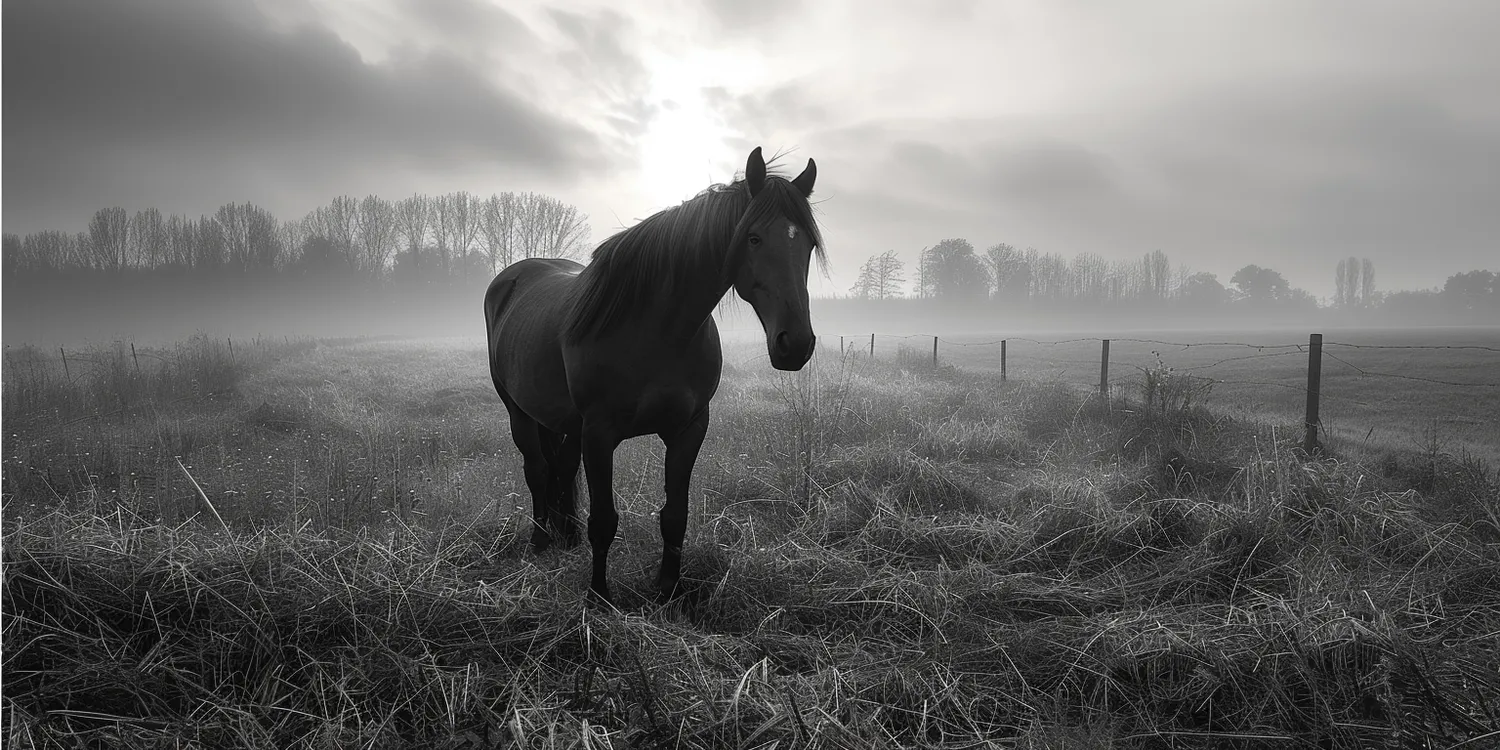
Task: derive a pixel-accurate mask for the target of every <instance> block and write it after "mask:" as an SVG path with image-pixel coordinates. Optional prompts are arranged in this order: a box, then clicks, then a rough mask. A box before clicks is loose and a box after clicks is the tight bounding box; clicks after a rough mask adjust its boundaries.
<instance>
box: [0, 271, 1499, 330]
mask: <svg viewBox="0 0 1500 750" xmlns="http://www.w3.org/2000/svg"><path fill="white" fill-rule="evenodd" d="M3 281H4V284H3V287H4V288H3V316H0V321H3V329H4V342H5V345H6V346H7V347H11V346H22V345H35V346H41V347H44V348H55V347H59V346H65V347H81V346H89V345H95V344H105V343H111V342H115V341H126V342H134V343H136V344H138V345H141V346H164V345H167V344H171V343H173V342H176V341H181V340H183V339H186V338H188V337H189V336H193V335H195V334H204V335H209V336H213V337H222V338H232V339H235V340H246V341H248V340H252V339H254V338H256V337H293V338H295V337H313V338H328V337H336V338H343V337H377V336H378V337H400V338H445V339H446V338H463V339H473V340H474V341H475V342H478V341H480V340H482V338H483V336H484V320H483V312H482V309H481V301H482V299H483V296H484V289H485V286H486V284H487V283H488V279H487V278H474V279H466V280H460V281H452V282H443V283H427V284H400V283H392V282H389V281H386V282H380V283H375V282H370V281H361V280H355V279H341V280H326V279H308V278H284V277H276V276H272V277H265V278H254V279H245V278H233V277H229V278H217V279H191V280H189V279H183V278H173V277H171V276H170V275H166V274H156V275H153V274H149V273H135V274H114V275H112V274H88V275H79V274H50V275H39V274H18V273H9V274H6V275H5V277H4V279H3ZM1405 296H1407V297H1413V298H1415V299H1419V300H1426V301H1427V302H1428V304H1427V306H1426V307H1420V308H1418V307H1410V306H1408V307H1406V308H1401V307H1391V308H1390V309H1383V307H1382V306H1376V307H1371V308H1369V309H1366V310H1359V311H1354V310H1340V309H1330V308H1319V307H1312V308H1310V309H1309V308H1297V307H1292V308H1286V309H1283V308H1277V307H1274V306H1256V305H1253V304H1250V303H1247V302H1244V301H1239V302H1226V303H1225V304H1223V305H1219V306H1216V307H1213V308H1193V307H1191V306H1187V305H1184V304H1182V303H1180V301H1172V300H1168V301H1163V302H1161V303H1160V304H1156V305H1145V304H1138V305H1135V306H1095V305H1086V304H1082V303H1072V304H1065V303H1049V304H1041V303H1036V304H1026V303H1025V302H1024V301H1021V300H1014V299H1011V300H1007V299H1003V298H992V299H985V300H980V301H975V302H970V303H965V304H955V303H951V302H946V301H944V300H934V299H889V300H859V299H847V298H844V299H828V298H813V299H812V300H811V309H812V319H813V324H814V328H815V331H816V332H817V334H818V335H819V337H820V338H821V339H822V340H823V341H824V342H825V343H830V342H831V341H832V340H833V339H834V338H836V337H839V336H845V337H861V336H868V335H869V334H871V333H875V334H884V335H909V334H928V335H952V334H962V333H975V334H978V333H996V334H1002V335H1026V334H1048V335H1051V334H1076V335H1086V336H1111V335H1122V334H1126V333H1130V332H1140V331H1180V332H1204V333H1208V332H1213V331H1226V330H1239V331H1248V330H1273V329H1285V330H1298V331H1308V330H1317V329H1319V328H1341V327H1342V328H1350V327H1371V328H1402V327H1414V326H1439V325H1449V326H1451V325H1469V326H1483V325H1495V324H1496V323H1497V321H1500V314H1497V312H1496V311H1495V310H1494V308H1493V307H1491V308H1476V309H1472V310H1464V309H1450V308H1445V307H1443V306H1442V305H1441V303H1443V302H1444V295H1443V294H1441V293H1439V292H1426V293H1422V294H1415V295H1414V294H1413V293H1406V295H1405ZM1386 299H1387V300H1388V301H1387V303H1386V304H1387V305H1390V304H1391V302H1390V301H1389V300H1393V299H1394V300H1398V301H1399V299H1401V295H1390V296H1388V297H1387V298H1386ZM1489 299H1490V300H1491V301H1493V299H1494V295H1490V296H1489ZM714 315H715V317H716V319H717V321H718V324H719V329H720V332H721V334H722V336H723V337H724V338H725V339H726V340H754V339H758V338H759V337H761V336H762V332H761V329H760V326H759V322H758V320H757V319H756V316H755V312H754V310H753V309H752V308H751V307H750V306H749V305H748V304H747V303H745V302H743V301H742V300H740V299H739V298H738V297H736V296H735V294H734V292H733V291H731V292H730V293H729V294H728V295H726V299H725V303H724V304H723V305H721V307H720V308H719V309H718V310H717V311H716V312H715V313H714Z"/></svg>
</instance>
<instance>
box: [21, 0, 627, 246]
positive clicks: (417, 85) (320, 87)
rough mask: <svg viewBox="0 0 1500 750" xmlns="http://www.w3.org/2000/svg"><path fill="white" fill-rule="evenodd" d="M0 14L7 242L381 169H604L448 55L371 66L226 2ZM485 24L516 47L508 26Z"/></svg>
mask: <svg viewBox="0 0 1500 750" xmlns="http://www.w3.org/2000/svg"><path fill="white" fill-rule="evenodd" d="M424 7H426V6H424ZM438 7H441V8H443V11H442V12H436V13H431V14H428V15H427V17H429V18H430V19H432V23H434V24H436V25H438V26H442V27H447V26H461V25H464V24H469V23H475V22H477V21H476V18H475V17H472V16H465V15H463V14H464V13H466V12H468V10H465V9H470V6H469V5H468V4H466V3H463V2H460V1H459V0H444V2H443V3H442V4H441V6H438ZM4 12H5V18H4V21H5V24H4V29H5V30H4V35H5V39H4V57H5V59H4V65H5V67H4V71H5V81H4V95H5V118H4V138H5V143H6V146H7V147H8V148H7V153H6V156H7V158H6V159H5V162H4V181H5V192H6V201H5V222H6V226H7V229H8V230H10V229H11V228H12V227H13V226H14V227H15V229H16V230H19V231H30V230H32V229H39V228H43V227H45V226H78V225H79V224H81V222H82V221H84V220H86V218H87V212H88V211H92V210H93V208H98V207H103V206H108V205H127V206H137V207H144V206H146V205H158V206H161V207H162V208H164V209H166V210H171V209H172V207H173V206H176V205H181V204H182V202H183V199H184V198H185V197H187V196H195V195H196V196H198V198H199V199H200V200H203V201H206V202H205V203H204V204H202V205H195V206H194V207H193V209H192V210H198V211H207V210H212V208H213V207H214V205H217V203H216V202H218V203H222V202H227V201H230V200H247V199H248V200H252V201H256V202H260V203H262V204H263V205H267V206H268V207H270V208H272V210H273V211H278V209H279V208H281V207H280V206H278V205H277V204H278V203H280V204H292V203H297V202H298V201H295V200H285V198H289V197H291V196H301V197H303V200H304V201H305V199H306V197H308V196H316V197H313V198H312V201H313V203H312V204H316V203H319V202H322V201H324V200H327V199H328V198H330V197H332V196H333V195H336V194H339V193H342V192H363V191H365V190H367V189H368V186H369V183H370V181H371V179H372V176H373V175H376V174H377V173H380V172H385V173H387V174H400V173H405V172H411V171H433V172H436V171H443V170H470V171H474V170H487V171H490V172H493V173H497V174H505V175H507V176H509V177H514V176H516V175H526V176H531V177H533V178H535V179H545V180H550V181H552V183H553V184H558V183H566V182H568V181H570V180H572V179H575V178H577V177H578V175H579V173H580V170H581V169H582V168H583V167H585V166H587V165H590V164H594V163H597V162H598V161H599V160H600V159H601V158H603V157H602V156H601V146H600V144H599V142H598V139H597V137H596V136H594V135H593V134H592V133H590V132H589V131H588V130H585V129H584V128H582V127H580V126H578V125H576V124H574V123H572V122H570V121H568V120H566V119H563V118H561V117H559V116H557V115H555V114H553V113H550V112H547V111H545V110H544V109H542V108H541V107H539V106H538V105H537V104H536V103H534V102H533V101H531V100H528V99H527V98H525V97H523V96H522V95H520V94H518V93H516V92H515V91H513V90H511V89H509V88H507V87H506V86H505V85H504V83H503V81H504V80H505V73H506V71H504V70H500V71H496V70H487V71H481V69H479V68H477V67H475V66H473V65H471V64H469V63H468V62H467V61H466V60H464V59H463V58H461V57H459V56H455V55H447V54H443V53H441V52H437V51H431V50H427V51H422V50H414V49H405V50H397V51H395V52H393V54H392V55H391V56H390V58H389V59H387V60H384V61H381V62H379V63H370V62H366V61H365V60H364V59H363V58H362V57H361V55H360V53H359V52H358V51H357V50H356V49H355V48H354V47H352V46H351V45H349V44H347V43H345V42H344V41H342V40H341V39H340V38H339V37H337V36H335V35H334V34H333V33H331V32H329V31H327V30H324V29H321V28H316V27H306V26H304V27H301V28H299V29H297V30H293V31H283V30H278V29H276V28H274V24H273V23H272V22H271V21H270V20H269V19H267V18H266V17H265V16H263V15H260V14H259V13H258V12H256V11H255V10H254V9H253V8H252V7H251V6H248V5H244V4H240V3H232V2H227V0H181V1H179V2H163V1H162V0H125V1H112V2H109V3H92V2H89V3H83V2H77V1H76V0H40V1H36V2H27V1H25V0H21V1H19V2H7V3H6V4H5V10H4ZM484 18H485V19H488V21H489V22H490V27H494V26H495V25H496V24H499V25H500V26H504V27H505V28H506V29H507V30H506V32H505V33H506V34H508V35H509V36H510V37H511V38H512V39H513V40H524V39H525V36H524V35H525V34H526V33H527V32H526V30H525V27H524V25H522V24H519V23H512V21H513V19H509V18H508V17H507V16H506V15H505V14H504V13H503V12H499V11H496V12H490V11H485V15H484ZM376 181H379V180H378V178H376ZM388 182H389V183H390V184H393V185H394V184H398V182H399V181H398V180H395V179H388ZM247 188H249V189H247ZM407 189H409V188H407ZM80 206H89V207H91V208H87V209H80V208H79V207H80ZM308 207H310V205H309V204H306V203H304V204H303V206H302V210H306V209H307V208H308ZM278 212H279V211H278ZM64 213H66V215H64ZM80 213H82V214H83V215H79V214H80Z"/></svg>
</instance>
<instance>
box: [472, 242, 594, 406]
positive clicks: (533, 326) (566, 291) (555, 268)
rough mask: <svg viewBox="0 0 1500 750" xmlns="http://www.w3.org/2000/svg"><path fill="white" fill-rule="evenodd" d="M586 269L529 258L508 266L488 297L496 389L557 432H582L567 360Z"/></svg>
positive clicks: (487, 319)
mask: <svg viewBox="0 0 1500 750" xmlns="http://www.w3.org/2000/svg"><path fill="white" fill-rule="evenodd" d="M582 269H583V266H581V265H579V264H578V263H574V262H573V261H570V260H562V259H556V258H529V259H526V260H522V261H517V262H516V263H512V264H511V265H509V266H507V267H506V268H505V270H503V271H501V272H500V273H499V274H498V275H496V276H495V278H494V280H493V281H491V282H490V285H489V288H488V289H486V290H485V294H484V320H485V327H486V329H487V334H488V335H487V339H488V341H489V360H490V377H491V379H492V380H494V383H495V390H496V391H498V392H499V393H500V395H501V396H502V397H505V398H508V399H509V400H511V401H512V402H513V403H515V405H516V406H518V407H519V408H520V409H521V410H522V411H524V412H526V414H527V415H528V416H530V417H531V418H532V419H535V420H537V421H538V422H540V423H542V424H543V425H544V426H546V427H548V428H549V429H552V430H554V431H558V432H572V431H574V430H576V429H577V423H578V419H579V418H578V416H577V410H576V409H575V408H574V407H573V402H572V399H571V398H570V396H569V393H568V386H567V371H566V369H565V367H564V365H563V357H562V343H561V338H562V326H563V322H564V321H565V319H566V313H567V300H568V299H569V297H570V291H571V284H572V283H573V280H574V279H575V278H577V275H578V272H579V271H580V270H582Z"/></svg>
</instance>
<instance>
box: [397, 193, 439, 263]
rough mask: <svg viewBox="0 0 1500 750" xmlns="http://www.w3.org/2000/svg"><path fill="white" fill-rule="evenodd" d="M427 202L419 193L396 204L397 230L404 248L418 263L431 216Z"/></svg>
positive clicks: (425, 240) (425, 197)
mask: <svg viewBox="0 0 1500 750" xmlns="http://www.w3.org/2000/svg"><path fill="white" fill-rule="evenodd" d="M428 204H429V201H428V199H427V196H425V195H421V194H420V193H419V194H415V195H412V196H411V197H410V198H405V199H402V200H401V201H400V202H399V203H397V204H396V226H397V230H398V232H399V233H400V235H401V237H402V238H403V239H405V240H406V249H407V252H409V253H411V258H412V261H413V262H414V263H418V264H420V262H421V256H422V247H423V246H424V245H425V244H426V242H427V226H428V224H429V222H430V220H431V216H432V211H431V209H430V207H429V205H428Z"/></svg>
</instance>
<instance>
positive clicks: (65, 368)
mask: <svg viewBox="0 0 1500 750" xmlns="http://www.w3.org/2000/svg"><path fill="white" fill-rule="evenodd" d="M57 351H58V353H59V354H61V355H62V360H63V377H65V378H67V379H68V382H72V381H73V373H71V372H68V350H66V349H64V348H62V347H60V346H59V347H57Z"/></svg>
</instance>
